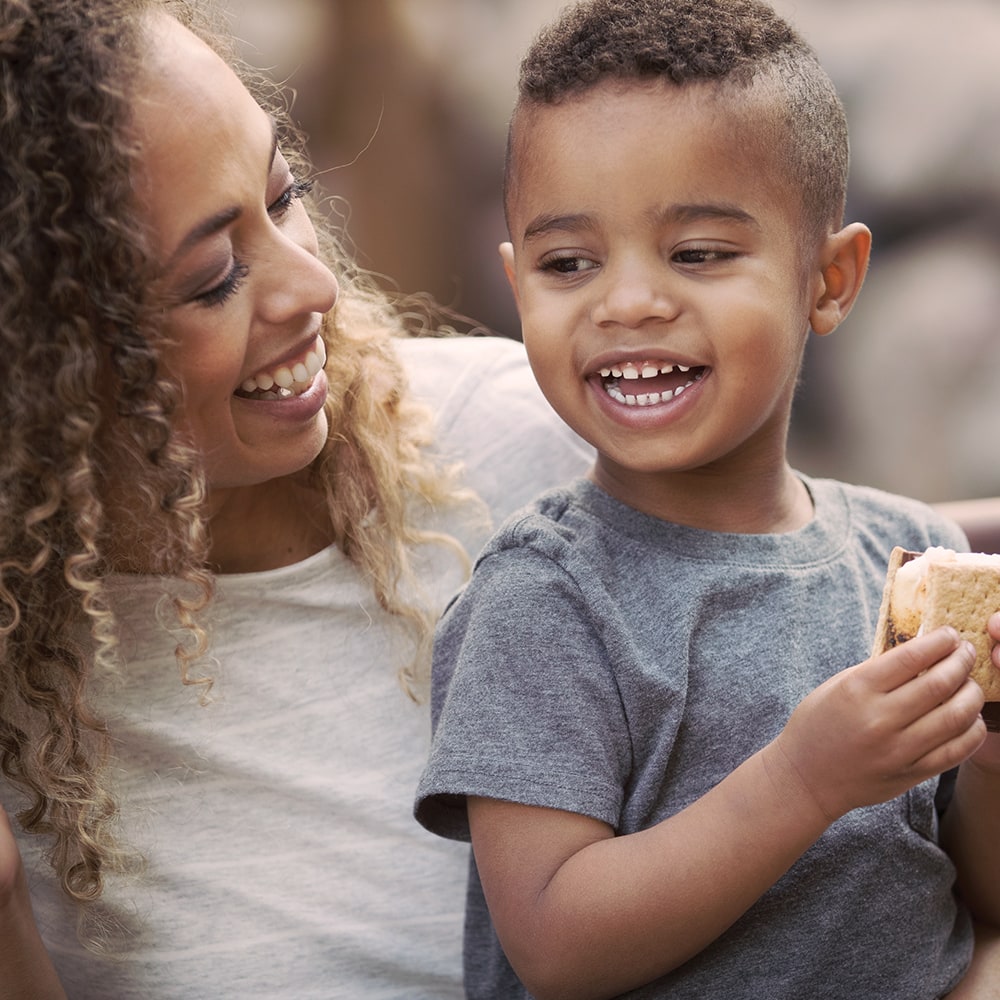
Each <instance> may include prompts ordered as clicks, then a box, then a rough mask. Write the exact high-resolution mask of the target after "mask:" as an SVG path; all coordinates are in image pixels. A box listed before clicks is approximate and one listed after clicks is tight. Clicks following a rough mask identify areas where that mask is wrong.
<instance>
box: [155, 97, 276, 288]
mask: <svg viewBox="0 0 1000 1000" xmlns="http://www.w3.org/2000/svg"><path fill="white" fill-rule="evenodd" d="M268 119H269V121H270V123H271V155H270V156H269V157H268V160H267V174H268V175H270V173H271V170H272V169H273V168H274V159H275V157H276V156H277V155H278V123H277V121H276V120H275V119H274V117H273V116H272V115H268ZM241 214H242V209H241V208H240V207H239V206H238V205H233V206H232V207H231V208H224V209H222V211H220V212H216V213H215V214H214V215H210V216H209V217H208V218H207V219H203V220H202V221H201V222H199V223H198V224H197V225H196V226H195V227H194V228H193V229H191V231H190V232H188V234H187V235H186V236H185V237H184V239H182V240H181V241H180V243H178V244H177V248H176V249H175V250H174V252H173V253H172V254H171V255H170V258H169V260H168V261H167V264H166V267H167V269H168V270H169V269H170V268H171V267H172V266H173V265H174V263H175V262H176V261H177V260H178V258H180V257H183V256H184V254H186V253H187V252H188V250H190V249H191V247H193V246H194V245H195V244H197V243H200V242H201V241H202V240H203V239H206V238H207V237H209V236H213V235H214V234H215V233H218V232H221V231H222V230H223V229H225V228H226V226H229V225H232V223H234V222H235V221H236V220H237V219H238V218H239V217H240V215H241Z"/></svg>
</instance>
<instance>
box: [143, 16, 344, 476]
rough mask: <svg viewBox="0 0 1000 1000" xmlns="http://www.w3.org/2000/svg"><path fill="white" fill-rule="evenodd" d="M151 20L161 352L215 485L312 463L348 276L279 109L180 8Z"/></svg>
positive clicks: (147, 92)
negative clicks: (318, 230) (307, 196)
mask: <svg viewBox="0 0 1000 1000" xmlns="http://www.w3.org/2000/svg"><path fill="white" fill-rule="evenodd" d="M149 25H150V26H149V33H148V37H149V39H150V44H149V52H148V55H147V58H146V60H145V63H144V74H143V78H142V79H141V80H140V81H139V85H138V89H137V97H136V107H135V128H136V130H137V132H138V134H139V138H140V140H141V142H142V148H143V165H142V169H141V170H140V173H139V176H138V177H137V178H136V189H137V194H138V198H139V200H140V205H141V207H142V209H143V210H145V211H146V212H147V213H148V219H149V221H150V222H151V224H152V232H153V234H154V240H155V244H156V245H155V247H154V252H155V253H156V254H157V255H158V257H159V262H160V264H161V267H162V278H161V285H160V287H161V290H162V292H163V293H164V294H165V296H166V298H167V302H168V310H167V313H166V322H165V333H166V334H167V336H168V337H169V339H170V341H171V346H170V347H169V348H168V349H167V351H166V353H165V355H164V363H165V365H166V367H167V368H168V370H169V371H170V372H171V373H172V374H173V375H174V376H175V377H177V378H178V379H179V380H180V381H181V383H182V385H183V389H184V398H183V404H182V412H181V414H180V416H179V424H180V426H181V427H182V428H183V429H184V430H185V431H186V433H187V434H188V435H189V436H190V438H191V440H192V441H193V443H194V444H195V445H196V446H197V447H198V448H199V449H200V451H201V452H202V454H203V455H204V458H205V467H206V472H207V476H208V483H209V486H210V488H211V489H212V490H213V491H218V490H221V489H228V488H232V487H240V486H252V485H256V484H258V483H262V482H266V481H269V480H272V479H274V478H276V477H280V476H284V475H288V474H290V473H293V472H296V471H298V470H300V469H302V468H304V467H305V466H306V465H308V463H309V462H310V461H312V459H313V458H315V456H316V455H317V454H318V453H319V451H320V449H321V448H322V446H323V443H324V442H325V440H326V436H327V419H326V416H325V414H324V412H323V403H324V401H325V399H326V393H327V380H326V375H325V374H324V372H323V365H324V363H325V361H326V356H325V351H324V347H323V342H322V340H321V338H320V336H319V331H320V326H321V323H322V319H323V314H324V313H326V312H328V311H329V310H330V309H331V308H333V305H334V303H335V302H336V299H337V282H336V279H335V278H334V276H333V274H332V273H331V272H330V270H329V269H328V268H327V267H326V266H325V265H324V264H322V263H321V262H320V261H319V259H318V258H317V256H316V254H317V243H316V234H315V231H314V230H313V226H312V223H311V222H310V220H309V218H308V216H307V214H306V211H305V208H304V207H303V205H302V203H301V202H300V201H299V197H300V196H301V194H302V193H303V187H302V185H301V183H300V180H299V179H297V178H295V177H294V176H293V175H292V173H291V171H290V169H289V167H288V164H287V163H286V162H285V160H284V158H283V157H282V155H281V151H280V150H279V149H278V148H277V146H276V143H275V134H274V127H273V123H272V121H271V119H270V118H269V116H268V115H267V114H265V113H264V111H263V110H262V109H261V108H260V106H259V105H258V104H257V103H256V102H255V101H254V100H253V98H252V97H251V96H250V94H249V93H248V91H247V90H246V89H245V88H244V86H243V85H242V83H240V81H239V79H238V78H237V77H236V75H235V74H234V73H233V72H232V70H231V69H230V68H229V67H228V65H227V64H226V63H225V62H224V61H223V60H222V59H220V58H219V57H218V56H217V55H216V54H215V53H214V52H213V51H212V50H211V49H209V48H208V47H207V46H206V45H205V44H204V43H202V42H201V41H200V40H199V39H198V38H196V37H195V36H194V35H193V34H191V33H190V32H189V31H187V29H185V28H184V27H182V26H181V25H180V24H179V23H178V22H177V21H175V20H173V19H172V18H169V17H166V16H164V15H155V16H153V17H151V18H150V22H149Z"/></svg>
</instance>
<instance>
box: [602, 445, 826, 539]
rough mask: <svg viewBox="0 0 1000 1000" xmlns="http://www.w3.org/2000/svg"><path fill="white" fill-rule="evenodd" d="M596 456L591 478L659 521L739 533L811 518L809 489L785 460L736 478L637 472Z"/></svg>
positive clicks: (705, 471)
mask: <svg viewBox="0 0 1000 1000" xmlns="http://www.w3.org/2000/svg"><path fill="white" fill-rule="evenodd" d="M619 471H620V470H617V469H615V467H614V466H613V465H610V464H609V463H607V462H602V461H598V463H597V464H596V465H595V467H594V469H593V470H592V471H591V474H590V478H591V479H592V480H593V482H595V483H596V484H597V485H598V486H599V487H601V489H603V490H604V491H605V492H606V493H609V494H610V495H611V496H613V497H614V498H615V499H616V500H620V501H621V502H622V503H624V504H627V505H628V506H629V507H633V508H634V509H636V510H639V511H641V512H642V513H644V514H649V515H651V516H652V517H658V518H660V519H661V520H663V521H670V522H672V523H674V524H682V525H685V526H687V527H690V528H700V529H702V530H704V531H718V532H726V533H735V534H741V535H763V534H785V533H787V532H791V531H797V530H799V529H800V528H803V527H805V526H806V525H807V524H808V523H809V522H810V521H811V520H812V518H813V513H814V511H813V503H812V497H811V496H810V495H809V491H808V490H807V489H806V487H805V484H804V483H803V482H802V480H801V479H799V477H798V476H797V475H796V474H795V473H794V472H793V471H792V469H791V468H790V467H789V466H788V465H787V463H783V464H782V465H781V466H780V467H778V468H776V469H774V470H773V471H772V472H770V473H762V472H761V471H760V470H756V471H754V472H751V471H750V470H747V474H746V475H744V476H742V477H734V476H733V474H732V470H728V469H727V470H726V471H725V472H723V471H721V470H718V469H714V468H712V467H704V468H699V469H694V470H691V471H688V472H672V473H664V474H650V475H648V476H642V477H640V476H636V475H635V474H634V473H626V474H625V475H624V476H621V475H619V474H618V473H619Z"/></svg>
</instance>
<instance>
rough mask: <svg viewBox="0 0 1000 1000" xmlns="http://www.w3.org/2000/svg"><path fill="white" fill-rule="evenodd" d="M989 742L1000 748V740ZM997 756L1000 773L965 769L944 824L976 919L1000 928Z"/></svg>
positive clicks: (944, 838)
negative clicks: (998, 745) (996, 744)
mask: <svg viewBox="0 0 1000 1000" xmlns="http://www.w3.org/2000/svg"><path fill="white" fill-rule="evenodd" d="M989 739H990V740H991V741H994V742H995V743H998V744H1000V735H994V736H990V737H989ZM994 756H995V758H996V759H997V761H998V763H997V766H995V767H987V766H986V765H985V764H980V763H977V762H976V761H975V760H970V761H967V762H966V763H964V764H963V765H962V766H961V768H960V769H959V772H958V781H957V782H956V785H955V794H954V796H953V798H952V801H951V803H950V804H949V806H948V809H947V811H946V812H945V815H944V818H943V820H942V826H941V842H942V845H943V847H944V848H945V850H946V851H947V852H948V854H949V856H950V857H951V859H952V861H953V862H954V864H955V867H956V869H957V871H958V886H959V891H960V892H961V894H962V898H963V899H964V900H965V902H966V903H967V905H968V906H969V909H970V910H971V911H972V913H973V915H974V916H975V917H976V918H977V919H978V920H982V921H986V922H987V923H990V924H994V925H996V926H998V927H1000V848H998V845H1000V748H998V749H997V751H996V752H995V753H994Z"/></svg>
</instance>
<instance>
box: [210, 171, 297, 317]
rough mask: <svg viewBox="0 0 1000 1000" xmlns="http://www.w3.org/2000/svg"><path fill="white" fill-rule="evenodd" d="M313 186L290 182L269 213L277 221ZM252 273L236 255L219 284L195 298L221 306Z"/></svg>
mask: <svg viewBox="0 0 1000 1000" xmlns="http://www.w3.org/2000/svg"><path fill="white" fill-rule="evenodd" d="M312 188H313V182H312V181H311V180H308V181H295V182H294V183H292V184H289V185H288V187H286V188H285V190H284V191H282V192H281V194H280V195H279V196H278V197H277V198H276V199H275V200H274V201H273V202H271V204H270V205H268V206H267V214H268V215H269V216H270V217H271V218H272V219H273V220H275V221H277V220H279V219H281V218H283V217H284V216H285V215H286V214H287V213H288V212H289V210H290V209H291V207H292V205H293V203H294V202H295V201H297V200H298V199H299V198H303V197H305V196H306V195H307V194H308V193H309V192H310V191H311V190H312ZM249 273H250V268H249V266H248V265H246V264H244V263H242V262H241V261H240V260H238V259H237V258H236V257H234V258H233V262H232V266H231V267H230V268H229V271H228V272H227V274H226V276H225V277H224V278H223V279H222V281H220V282H219V283H218V284H217V285H214V286H213V287H212V288H209V289H208V290H207V291H204V292H200V293H199V294H198V295H196V296H195V297H194V300H195V301H196V302H197V303H198V304H199V305H203V306H210V307H211V306H221V305H223V304H224V303H225V302H227V301H228V300H229V299H230V298H232V296H234V295H235V294H236V293H237V292H238V291H239V289H240V286H241V285H242V284H243V281H244V280H245V279H246V277H247V275H248V274H249Z"/></svg>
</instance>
